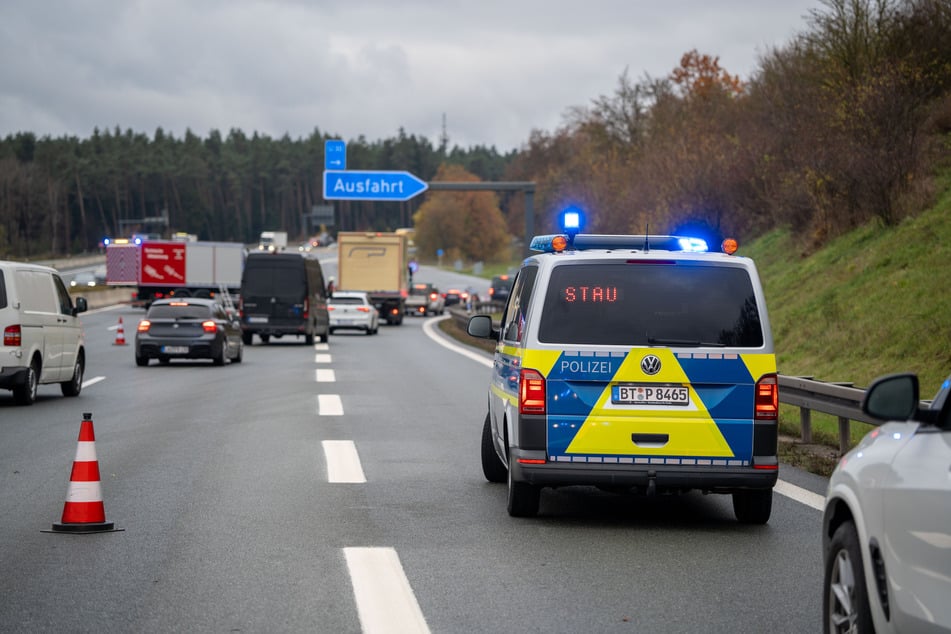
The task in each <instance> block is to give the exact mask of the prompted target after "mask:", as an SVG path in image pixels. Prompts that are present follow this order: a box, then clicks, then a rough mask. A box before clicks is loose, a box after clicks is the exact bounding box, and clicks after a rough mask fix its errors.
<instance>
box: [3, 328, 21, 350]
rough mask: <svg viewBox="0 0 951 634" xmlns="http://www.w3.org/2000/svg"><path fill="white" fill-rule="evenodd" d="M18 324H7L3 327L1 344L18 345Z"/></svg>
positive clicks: (19, 334) (19, 331)
mask: <svg viewBox="0 0 951 634" xmlns="http://www.w3.org/2000/svg"><path fill="white" fill-rule="evenodd" d="M21 336H22V335H21V330H20V324H15V325H13V326H7V327H6V328H4V329H3V345H5V346H14V347H17V348H18V347H20V342H21V341H22V339H21Z"/></svg>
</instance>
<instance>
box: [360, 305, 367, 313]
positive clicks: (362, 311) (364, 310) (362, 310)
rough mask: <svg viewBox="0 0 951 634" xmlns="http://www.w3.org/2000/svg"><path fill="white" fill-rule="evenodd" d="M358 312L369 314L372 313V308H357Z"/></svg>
mask: <svg viewBox="0 0 951 634" xmlns="http://www.w3.org/2000/svg"><path fill="white" fill-rule="evenodd" d="M357 310H359V311H360V312H361V313H368V312H370V307H369V306H357Z"/></svg>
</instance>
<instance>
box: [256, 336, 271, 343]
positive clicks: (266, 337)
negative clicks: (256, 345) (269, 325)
mask: <svg viewBox="0 0 951 634" xmlns="http://www.w3.org/2000/svg"><path fill="white" fill-rule="evenodd" d="M258 336H259V337H261V343H267V342H268V341H270V340H271V335H258Z"/></svg>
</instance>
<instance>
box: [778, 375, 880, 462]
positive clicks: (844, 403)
mask: <svg viewBox="0 0 951 634" xmlns="http://www.w3.org/2000/svg"><path fill="white" fill-rule="evenodd" d="M864 396H865V390H864V389H861V388H857V387H854V386H853V384H852V383H828V382H824V381H816V380H813V379H812V378H811V377H803V376H784V375H782V374H781V375H779V402H780V403H785V404H787V405H796V406H798V407H799V428H800V436H801V439H802V441H803V442H804V443H811V442H812V412H814V411H816V412H822V413H824V414H832V415H833V416H837V417H838V419H839V453H840V454H844V453H845V452H846V451H848V450H849V448H850V447H851V445H852V430H851V422H850V421H853V420H854V421H858V422H860V423H866V424H868V425H875V426H877V425H880V424H882V421H881V420H879V419H877V418H872V417H871V416H868V415H867V414H865V413H864V412H863V411H862V397H864Z"/></svg>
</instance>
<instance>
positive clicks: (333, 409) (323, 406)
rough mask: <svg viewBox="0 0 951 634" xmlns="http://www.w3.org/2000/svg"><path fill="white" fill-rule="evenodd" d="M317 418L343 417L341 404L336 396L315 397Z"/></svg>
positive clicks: (323, 395) (319, 395) (322, 395)
mask: <svg viewBox="0 0 951 634" xmlns="http://www.w3.org/2000/svg"><path fill="white" fill-rule="evenodd" d="M317 415H318V416H343V402H342V401H341V400H340V396H339V395H337V394H318V395H317Z"/></svg>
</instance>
